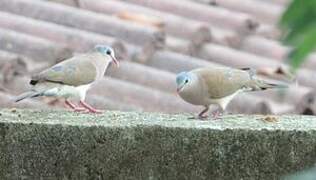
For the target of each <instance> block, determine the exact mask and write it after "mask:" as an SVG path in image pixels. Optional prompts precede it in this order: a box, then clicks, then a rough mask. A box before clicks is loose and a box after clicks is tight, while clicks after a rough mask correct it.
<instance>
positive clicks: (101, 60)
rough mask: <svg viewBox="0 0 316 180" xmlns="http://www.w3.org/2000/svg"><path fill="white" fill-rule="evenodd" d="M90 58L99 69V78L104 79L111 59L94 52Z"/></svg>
mask: <svg viewBox="0 0 316 180" xmlns="http://www.w3.org/2000/svg"><path fill="white" fill-rule="evenodd" d="M90 57H91V59H92V61H93V63H94V65H95V67H96V69H97V72H98V78H101V77H103V76H104V73H105V71H106V69H107V67H108V66H109V64H110V62H111V59H110V58H109V57H107V56H104V55H102V54H101V53H99V52H92V53H91V54H90Z"/></svg>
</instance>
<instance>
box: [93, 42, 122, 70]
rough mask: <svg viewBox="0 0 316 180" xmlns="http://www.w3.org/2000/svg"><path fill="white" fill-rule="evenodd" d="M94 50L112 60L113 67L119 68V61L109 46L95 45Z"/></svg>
mask: <svg viewBox="0 0 316 180" xmlns="http://www.w3.org/2000/svg"><path fill="white" fill-rule="evenodd" d="M94 49H95V50H96V51H97V52H99V53H101V54H102V55H104V56H109V57H110V58H111V59H112V61H113V62H114V63H115V65H116V66H117V67H119V61H118V60H117V59H116V57H115V53H114V50H113V49H112V48H111V47H110V46H107V45H96V46H95V47H94Z"/></svg>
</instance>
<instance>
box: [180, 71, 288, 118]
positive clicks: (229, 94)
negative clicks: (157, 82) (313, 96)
mask: <svg viewBox="0 0 316 180" xmlns="http://www.w3.org/2000/svg"><path fill="white" fill-rule="evenodd" d="M254 74H255V72H254V71H253V70H251V69H250V68H244V69H232V68H225V67H206V68H199V69H195V70H192V71H190V72H181V73H179V74H178V75H177V77H176V83H177V92H178V94H179V95H180V97H181V98H183V99H184V100H185V101H187V102H189V103H191V104H194V105H201V106H204V107H205V109H204V110H203V111H202V112H201V113H199V115H198V117H199V118H200V119H202V118H206V117H207V115H205V113H206V112H207V111H208V110H209V106H210V105H211V104H216V105H218V106H219V108H218V109H217V110H216V111H215V112H214V113H213V116H214V118H217V117H218V116H219V115H221V113H223V112H224V111H225V109H226V106H227V105H228V103H229V102H230V101H231V100H232V99H233V98H234V96H236V95H237V94H238V93H240V92H243V91H260V90H266V89H270V88H282V87H286V86H285V85H277V84H270V83H267V82H265V81H263V80H260V79H257V78H256V77H255V76H254Z"/></svg>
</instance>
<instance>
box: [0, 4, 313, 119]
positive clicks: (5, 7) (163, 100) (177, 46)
mask: <svg viewBox="0 0 316 180" xmlns="http://www.w3.org/2000/svg"><path fill="white" fill-rule="evenodd" d="M289 2H290V1H289V0H242V1H237V0H181V1H171V0H49V1H48V0H0V107H1V108H11V107H18V108H36V109H47V108H63V102H62V101H58V100H56V99H51V98H37V99H30V100H25V101H22V102H20V103H14V102H12V98H13V97H15V96H16V95H17V94H19V93H21V92H24V91H27V90H28V89H29V88H30V87H29V85H28V82H29V80H30V76H31V75H32V74H34V73H36V72H39V71H41V70H42V69H44V68H47V67H49V66H52V65H53V64H55V63H57V62H60V61H62V60H64V59H67V58H69V57H71V56H73V55H75V54H79V53H84V52H86V51H89V50H90V49H91V48H93V47H94V46H95V45H96V44H109V45H111V46H112V47H113V48H114V49H115V52H116V56H117V58H118V59H119V60H120V61H121V67H120V68H119V69H117V68H115V67H114V66H113V67H110V68H109V70H108V71H107V72H106V76H105V78H104V79H103V80H102V81H100V82H99V83H97V84H96V85H95V86H94V87H92V88H91V90H90V91H89V92H88V95H87V102H88V103H90V104H91V105H93V106H95V107H97V108H100V109H110V110H123V111H147V112H164V113H181V112H195V113H197V112H199V111H200V110H201V109H202V108H201V107H196V106H192V105H190V104H188V103H186V102H184V101H183V100H182V99H181V98H179V97H178V96H177V94H176V90H175V76H176V74H177V73H179V72H181V71H187V70H191V69H194V68H198V67H205V66H229V67H234V68H244V67H251V68H255V69H257V70H258V73H259V74H260V75H259V76H261V77H262V78H265V79H267V80H270V81H271V82H276V81H284V79H283V77H281V74H283V71H284V69H283V68H287V66H286V65H285V64H282V63H283V62H284V59H285V58H286V57H288V55H289V53H290V50H291V48H289V47H287V46H285V45H282V43H281V42H280V41H279V39H280V38H281V37H282V33H281V30H280V29H279V28H278V22H279V19H280V18H281V16H282V13H283V12H284V11H285V10H286V8H287V6H288V5H289ZM315 69H316V53H311V54H310V55H309V56H308V57H307V61H305V62H304V63H303V64H302V66H301V68H300V69H299V70H297V72H296V79H295V81H293V82H290V83H291V84H290V87H289V88H288V89H286V90H282V91H280V90H278V91H274V90H270V91H264V92H251V93H243V94H240V95H238V96H236V97H235V98H234V100H233V101H232V102H231V103H230V105H229V106H228V111H229V112H231V113H246V114H255V113H262V114H308V115H313V114H314V113H315V112H316V104H315V88H316V81H315V78H316V72H315V71H314V70H315ZM287 83H289V82H287Z"/></svg>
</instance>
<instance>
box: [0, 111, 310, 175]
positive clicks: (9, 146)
mask: <svg viewBox="0 0 316 180" xmlns="http://www.w3.org/2000/svg"><path fill="white" fill-rule="evenodd" d="M0 113H1V116H0V179H135V180H136V179H152V180H155V179H181V180H182V179H279V178H280V177H281V176H283V175H285V174H288V173H293V172H295V171H297V170H301V169H304V168H308V167H311V166H312V165H313V164H314V163H315V162H316V118H315V117H311V116H281V117H277V118H278V121H277V122H270V123H269V122H264V121H262V119H263V118H265V117H264V116H241V115H231V116H226V117H225V118H224V119H223V120H217V121H197V120H189V119H188V116H185V115H163V114H149V113H141V114H140V113H136V112H135V113H134V112H129V113H121V112H106V113H105V114H103V115H89V114H77V113H71V112H65V111H33V110H17V111H12V110H1V111H0Z"/></svg>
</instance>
